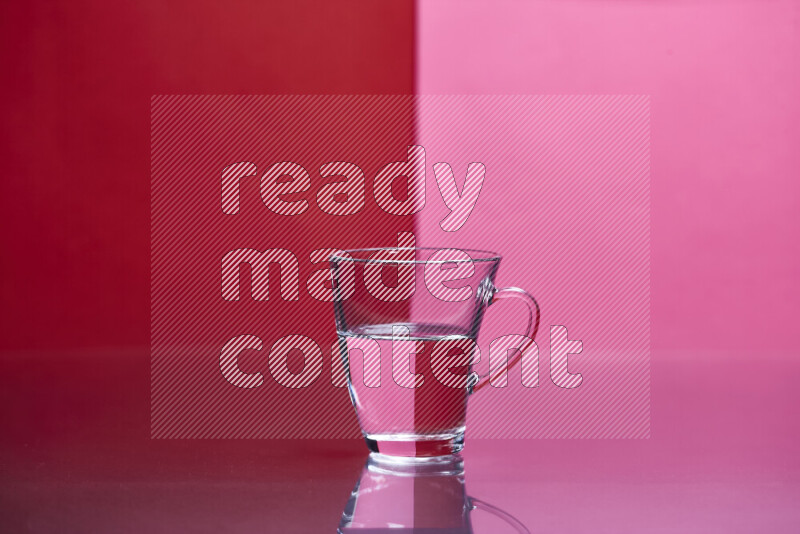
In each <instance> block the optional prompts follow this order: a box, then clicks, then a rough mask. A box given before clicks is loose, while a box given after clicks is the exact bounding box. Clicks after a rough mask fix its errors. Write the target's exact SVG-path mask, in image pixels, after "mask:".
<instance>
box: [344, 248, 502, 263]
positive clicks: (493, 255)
mask: <svg viewBox="0 0 800 534" xmlns="http://www.w3.org/2000/svg"><path fill="white" fill-rule="evenodd" d="M401 250H413V251H417V250H429V251H435V252H438V251H440V250H458V251H460V252H464V253H466V254H467V255H468V256H469V259H463V260H459V259H453V260H418V259H413V260H404V259H399V260H396V259H387V258H380V259H373V258H356V257H353V256H354V254H353V253H356V254H357V253H359V252H361V253H363V252H381V251H401ZM341 252H343V253H345V254H348V256H349V257H345V256H339V255H337V253H333V254H331V255H330V258H329V260H330V261H332V262H337V263H344V262H348V261H349V262H353V263H401V264H421V265H424V264H444V263H481V262H497V261H500V260H501V259H502V257H503V256H501V255H500V254H498V253H497V252H492V251H490V250H481V249H477V248H457V247H441V248H437V247H373V248H351V249H344V250H342V251H341ZM415 256H416V254H415ZM474 256H479V257H477V258H476V257H474Z"/></svg>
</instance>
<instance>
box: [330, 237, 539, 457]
mask: <svg viewBox="0 0 800 534" xmlns="http://www.w3.org/2000/svg"><path fill="white" fill-rule="evenodd" d="M499 264H500V256H499V255H498V254H495V253H492V252H485V251H480V250H456V249H442V250H437V249H426V248H395V249H362V250H348V251H345V252H344V253H339V254H338V255H337V254H334V255H333V256H332V257H331V267H332V269H333V279H334V287H335V288H336V291H337V295H336V299H335V301H334V309H335V312H336V327H337V331H338V334H339V347H340V352H341V354H342V361H343V364H344V366H345V371H346V375H347V380H348V388H349V392H350V398H351V400H352V401H353V406H354V407H355V410H356V415H357V416H358V421H359V424H360V426H361V431H362V433H363V434H364V437H365V439H366V441H367V446H368V447H369V449H370V450H371V451H372V452H378V453H382V454H387V455H392V456H410V457H435V456H442V455H448V454H452V453H457V452H459V451H460V450H461V449H462V447H463V441H464V430H465V421H466V406H467V397H468V395H469V394H470V393H472V392H474V391H477V390H479V389H481V388H482V387H485V386H486V385H487V384H488V377H484V378H480V377H478V375H477V374H476V373H473V372H472V366H471V363H472V360H471V358H472V355H473V351H474V350H473V349H474V347H475V339H476V338H477V336H478V330H479V328H480V324H481V319H482V317H483V312H484V310H485V309H486V307H487V306H489V305H491V304H492V303H494V302H497V301H498V300H501V299H506V298H514V299H520V300H522V301H523V302H525V303H526V304H527V306H528V317H527V318H528V328H527V330H526V331H525V332H524V333H525V335H526V336H527V338H525V337H523V336H507V337H506V338H505V341H503V343H501V345H500V346H499V347H498V348H502V349H504V350H500V351H498V352H499V353H501V354H503V355H507V354H508V353H509V351H510V352H512V353H513V354H514V355H513V356H512V357H511V358H510V361H509V363H508V364H507V365H505V366H502V367H501V368H500V369H498V370H497V373H495V374H496V375H502V374H503V373H505V372H506V371H507V369H508V368H509V367H511V366H513V365H515V364H516V363H517V362H519V360H520V358H521V356H522V353H523V352H524V350H525V349H527V348H528V347H529V346H531V345H532V341H531V340H532V339H533V338H534V337H535V335H536V331H537V329H538V327H539V306H538V305H537V304H536V301H535V300H534V299H533V297H531V296H530V295H529V294H528V293H526V292H525V291H523V290H522V289H518V288H513V287H512V288H503V289H498V288H496V287H495V286H494V278H495V274H496V273H497V268H498V266H499ZM387 278H388V279H390V280H391V279H393V281H389V282H386V283H385V284H384V281H385V280H386V279H387ZM404 287H407V288H409V290H408V291H405V292H404V291H403V289H404ZM376 288H377V289H376ZM511 349H518V350H511ZM437 358H441V359H437ZM444 359H450V363H449V364H448V365H446V366H442V365H440V364H441V362H442V361H444ZM437 362H438V363H437ZM443 371H445V372H444V373H443ZM443 376H444V379H443V378H442V377H443Z"/></svg>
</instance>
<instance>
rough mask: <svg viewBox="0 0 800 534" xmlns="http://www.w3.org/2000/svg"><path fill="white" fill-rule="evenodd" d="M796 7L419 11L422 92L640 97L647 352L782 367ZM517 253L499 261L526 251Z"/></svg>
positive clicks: (503, 5)
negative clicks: (647, 227) (647, 202)
mask: <svg viewBox="0 0 800 534" xmlns="http://www.w3.org/2000/svg"><path fill="white" fill-rule="evenodd" d="M798 9H799V8H798V4H797V2H791V1H774V2H773V1H771V2H761V1H731V2H722V1H702V2H690V1H683V2H681V1H678V2H659V1H656V2H646V1H604V2H591V1H585V2H581V1H574V0H570V1H565V2H551V1H543V2H537V1H532V2H519V1H510V0H498V1H493V2H488V1H475V0H466V1H454V0H430V1H426V0H422V1H421V2H419V6H418V13H417V21H418V24H419V30H418V31H419V36H418V48H417V91H418V92H419V93H423V94H428V93H432V94H506V93H511V94H517V93H521V94H526V93H527V94H648V95H650V96H651V101H650V105H651V133H652V137H651V161H652V168H651V198H652V208H651V222H652V238H651V252H652V294H651V296H652V310H651V313H652V324H653V328H652V347H653V349H654V350H655V351H656V352H657V353H658V354H661V355H662V356H661V357H675V356H667V355H666V353H665V352H664V351H669V350H675V349H692V350H694V351H696V350H704V357H717V356H712V354H716V352H717V351H737V352H738V353H739V354H740V355H746V356H748V357H755V356H758V357H765V356H767V355H770V354H772V355H775V356H780V355H784V356H785V355H787V351H792V352H794V351H796V345H795V340H794V338H795V335H794V326H795V319H796V318H797V315H798V313H797V312H798V302H800V298H799V297H800V284H799V283H798V280H800V276H799V275H800V253H798V248H797V246H795V245H794V243H795V242H796V240H797V230H798V215H797V213H798V211H799V210H798V208H800V206H798V193H800V180H798V176H800V156H798V146H800V120H798V119H800V98H798V95H799V94H800V79H798V69H797V62H798V30H797V26H798V16H799V15H798ZM528 187H533V184H520V187H519V188H507V189H505V192H506V194H507V200H508V201H512V200H513V198H514V197H516V196H517V195H519V194H523V195H524V194H526V191H528V192H530V194H533V192H534V191H533V190H532V189H528ZM492 191H493V193H494V194H495V195H498V196H495V197H494V198H495V200H496V201H503V200H504V198H503V197H502V196H501V195H502V194H501V193H500V191H499V190H498V189H497V188H494V189H493V190H492ZM478 209H480V206H479V207H478ZM429 213H430V212H424V213H423V217H422V228H423V229H425V228H428V227H431V226H433V225H435V224H436V222H437V221H435V220H428V219H426V218H425V217H426V215H428V214H429ZM469 231H470V227H469V226H466V227H465V228H464V229H462V232H464V233H468V232H469ZM462 237H464V236H461V235H460V236H459V238H462ZM517 243H518V248H511V249H506V250H503V251H502V252H503V253H504V254H505V255H506V257H508V258H514V257H515V256H516V257H526V256H527V255H529V254H530V251H529V250H527V247H526V241H525V240H524V239H520V240H518V241H517ZM507 244H510V243H507ZM501 269H502V270H501V274H502V276H503V279H504V280H506V281H508V282H513V283H514V284H515V285H522V286H523V287H525V286H524V284H525V283H526V282H528V281H530V282H533V280H532V279H530V278H528V277H530V276H532V273H525V272H524V270H521V271H518V272H517V271H511V270H509V265H506V266H505V267H504V268H502V267H501ZM725 354H727V352H725ZM696 357H697V356H696V355H692V356H691V358H696ZM718 357H722V358H724V357H725V356H723V355H722V354H720V355H719V356H718ZM687 365H691V363H688V362H687ZM688 369H689V368H688V367H687V370H688Z"/></svg>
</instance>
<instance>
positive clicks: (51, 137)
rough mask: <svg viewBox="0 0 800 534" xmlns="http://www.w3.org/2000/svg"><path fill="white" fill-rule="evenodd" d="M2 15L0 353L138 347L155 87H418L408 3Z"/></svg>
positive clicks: (32, 9)
mask: <svg viewBox="0 0 800 534" xmlns="http://www.w3.org/2000/svg"><path fill="white" fill-rule="evenodd" d="M0 10H2V11H1V12H0V21H2V22H0V24H1V25H2V26H0V39H2V44H1V45H0V51H1V52H0V53H2V73H3V78H4V83H3V89H2V91H3V108H4V112H3V126H2V127H3V133H2V142H0V150H1V151H2V161H3V162H4V163H5V168H4V171H5V172H4V176H3V180H2V183H3V195H2V209H3V213H4V215H5V224H3V228H2V230H0V232H2V256H3V261H2V263H0V269H2V272H1V273H0V276H2V302H3V306H2V311H0V313H2V317H1V318H0V325H2V326H0V328H2V331H0V344H2V345H1V346H2V348H3V349H24V350H28V349H43V348H48V349H49V348H68V347H74V348H78V347H116V346H144V345H147V344H148V342H149V338H148V335H149V334H148V333H149V183H150V180H149V176H150V165H149V155H150V97H151V96H152V95H154V94H186V93H188V94H295V93H299V94H305V93H311V94H322V93H331V94H362V93H364V94H374V93H378V94H384V93H386V94H402V93H411V92H412V91H413V87H414V80H413V50H414V44H413V43H414V41H413V40H414V27H413V19H414V10H413V3H412V2H410V1H401V2H365V1H352V0H335V1H330V0H326V1H322V0H318V1H311V0H302V1H293V2H263V1H258V0H253V1H237V2H215V1H206V0H200V1H194V0H192V1H169V2H160V1H137V2H105V1H101V0H95V1H77V2H45V1H34V2H3V3H2V7H0Z"/></svg>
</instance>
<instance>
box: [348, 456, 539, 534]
mask: <svg viewBox="0 0 800 534" xmlns="http://www.w3.org/2000/svg"><path fill="white" fill-rule="evenodd" d="M473 510H485V511H487V512H490V513H492V514H494V515H496V516H497V517H499V518H501V519H502V520H504V521H505V522H506V523H508V524H509V525H511V527H512V528H513V529H514V530H515V531H516V532H518V533H522V534H529V532H530V531H529V530H528V529H527V528H525V525H523V524H522V523H520V522H519V521H518V520H517V519H515V518H514V517H512V516H511V515H509V514H508V513H506V512H504V511H502V510H500V509H498V508H495V507H494V506H492V505H490V504H488V503H485V502H483V501H480V500H478V499H475V498H473V497H469V496H468V495H467V494H466V490H465V486H464V462H463V460H462V459H461V457H460V456H442V457H440V458H437V459H436V460H435V461H426V462H424V463H422V462H417V461H412V462H407V461H397V460H396V459H392V458H391V457H387V456H384V455H381V454H370V456H369V458H368V459H367V463H366V465H365V466H364V468H363V470H362V471H361V478H360V479H359V481H358V483H357V484H356V487H355V488H354V489H353V492H352V493H351V495H350V499H349V500H348V501H347V505H346V506H345V509H344V512H342V520H341V522H340V523H339V530H338V531H337V532H339V534H352V533H359V534H378V533H384V532H385V533H387V534H388V533H389V532H394V533H397V534H401V533H408V534H410V533H416V534H423V533H425V534H433V533H437V534H445V533H446V534H470V533H472V532H473V530H472V524H471V521H470V514H471V513H472V511H473ZM389 529H391V530H389Z"/></svg>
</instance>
